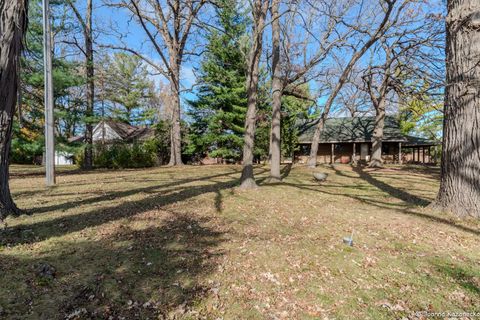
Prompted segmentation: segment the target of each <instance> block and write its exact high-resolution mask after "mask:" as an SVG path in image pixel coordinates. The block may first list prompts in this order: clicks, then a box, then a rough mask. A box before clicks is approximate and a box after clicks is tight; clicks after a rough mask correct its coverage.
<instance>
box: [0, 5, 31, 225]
mask: <svg viewBox="0 0 480 320" xmlns="http://www.w3.org/2000/svg"><path fill="white" fill-rule="evenodd" d="M27 8H28V1H19V0H2V1H0V220H3V219H5V217H6V216H8V215H10V214H13V215H15V214H18V213H20V210H19V209H18V208H17V206H16V205H15V203H14V202H13V199H12V196H11V194H10V186H9V182H8V179H9V169H8V165H9V153H10V144H11V137H12V123H13V116H14V114H15V106H16V103H17V90H18V81H19V74H18V70H19V67H18V65H19V63H20V53H21V51H22V44H23V37H24V34H25V31H26V28H27Z"/></svg>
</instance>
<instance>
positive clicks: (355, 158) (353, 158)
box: [352, 142, 357, 164]
mask: <svg viewBox="0 0 480 320" xmlns="http://www.w3.org/2000/svg"><path fill="white" fill-rule="evenodd" d="M356 149H357V145H356V144H355V142H354V143H353V156H352V163H353V164H355V163H357V155H356V153H357V152H356V151H357V150H356Z"/></svg>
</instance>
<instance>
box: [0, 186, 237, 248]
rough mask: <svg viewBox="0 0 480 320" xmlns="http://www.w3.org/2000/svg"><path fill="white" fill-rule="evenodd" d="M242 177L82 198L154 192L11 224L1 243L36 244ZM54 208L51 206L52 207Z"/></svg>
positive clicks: (93, 201)
mask: <svg viewBox="0 0 480 320" xmlns="http://www.w3.org/2000/svg"><path fill="white" fill-rule="evenodd" d="M237 183H238V179H232V180H228V181H223V182H214V183H210V184H202V185H196V186H183V187H177V188H170V189H167V190H165V191H163V192H161V191H155V190H156V189H157V188H158V186H153V187H148V188H140V189H133V190H128V191H122V192H118V193H112V194H108V195H106V196H101V197H96V198H95V199H91V200H89V201H83V200H82V201H79V202H80V203H81V204H86V203H95V202H96V201H104V200H115V199H119V200H120V199H121V198H125V197H127V196H130V195H134V194H136V193H140V192H147V191H152V195H150V196H147V197H145V198H143V199H141V200H137V201H127V202H123V203H122V204H120V205H117V206H113V207H107V208H103V209H93V210H91V211H88V212H81V213H77V214H70V215H65V216H62V217H58V218H54V219H50V220H46V221H41V222H37V223H32V224H28V225H20V226H14V227H8V228H6V229H5V230H2V231H0V236H1V238H0V244H4V245H9V246H14V245H18V244H23V243H35V242H39V241H43V240H46V239H49V238H51V237H58V236H62V235H65V234H67V233H72V232H76V231H80V230H83V229H85V228H90V227H95V226H98V225H101V224H104V223H108V222H110V221H115V220H118V219H122V218H126V217H129V216H134V215H136V214H139V213H142V212H146V211H149V210H153V209H162V208H164V207H165V206H167V205H170V204H173V203H176V202H181V201H184V200H187V199H189V198H193V197H196V196H199V195H201V194H204V193H209V192H217V191H218V190H222V189H225V188H231V187H234V186H235V185H236V184H237ZM63 205H64V206H65V207H63V206H62V205H58V206H55V210H62V209H67V208H70V207H71V206H72V203H65V204H63ZM50 210H51V209H50Z"/></svg>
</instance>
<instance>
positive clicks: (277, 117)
mask: <svg viewBox="0 0 480 320" xmlns="http://www.w3.org/2000/svg"><path fill="white" fill-rule="evenodd" d="M279 6H280V0H273V2H272V8H271V12H272V20H273V21H272V44H273V45H272V51H273V52H272V53H273V54H272V56H273V57H272V73H273V75H272V78H273V80H272V128H271V134H270V156H271V158H270V159H271V164H270V179H271V180H273V181H280V180H281V176H280V161H281V136H280V135H281V121H282V115H281V111H282V94H283V83H282V78H281V77H282V74H281V68H280V67H281V66H280V19H279V12H278V11H279Z"/></svg>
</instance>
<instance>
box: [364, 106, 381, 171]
mask: <svg viewBox="0 0 480 320" xmlns="http://www.w3.org/2000/svg"><path fill="white" fill-rule="evenodd" d="M384 127H385V97H381V98H380V100H379V101H378V106H376V107H375V129H374V130H373V137H372V159H371V160H370V163H369V165H368V166H369V167H370V168H381V167H383V159H382V140H383V128H384Z"/></svg>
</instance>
